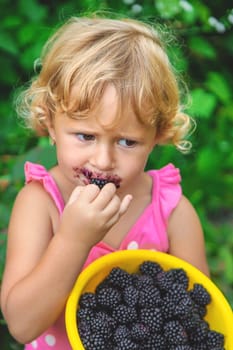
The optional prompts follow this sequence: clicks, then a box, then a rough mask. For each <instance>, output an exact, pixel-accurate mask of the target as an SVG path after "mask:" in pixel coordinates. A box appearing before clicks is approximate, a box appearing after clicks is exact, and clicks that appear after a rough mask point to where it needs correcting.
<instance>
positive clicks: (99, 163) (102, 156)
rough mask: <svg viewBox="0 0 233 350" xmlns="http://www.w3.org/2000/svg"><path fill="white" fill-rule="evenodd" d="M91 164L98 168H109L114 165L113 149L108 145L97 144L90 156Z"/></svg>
mask: <svg viewBox="0 0 233 350" xmlns="http://www.w3.org/2000/svg"><path fill="white" fill-rule="evenodd" d="M92 165H93V166H95V168H97V169H99V170H105V171H106V170H110V169H113V167H114V150H113V148H112V147H111V146H109V145H99V146H97V147H96V149H95V153H94V154H93V156H92Z"/></svg>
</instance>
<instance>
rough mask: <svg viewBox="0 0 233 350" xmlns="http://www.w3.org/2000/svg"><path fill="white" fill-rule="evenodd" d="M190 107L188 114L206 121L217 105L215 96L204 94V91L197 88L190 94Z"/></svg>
mask: <svg viewBox="0 0 233 350" xmlns="http://www.w3.org/2000/svg"><path fill="white" fill-rule="evenodd" d="M191 98H192V105H191V107H190V108H189V109H188V113H189V114H191V115H193V116H196V117H200V118H205V119H208V118H210V117H211V116H212V114H213V112H214V109H215V108H216V105H217V99H216V96H215V95H213V94H211V93H209V92H206V91H205V90H203V89H201V88H198V89H195V90H193V91H192V92H191Z"/></svg>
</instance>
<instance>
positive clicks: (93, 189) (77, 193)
mask: <svg viewBox="0 0 233 350" xmlns="http://www.w3.org/2000/svg"><path fill="white" fill-rule="evenodd" d="M99 191H100V190H99V188H98V187H97V186H96V185H87V186H77V187H75V189H74V190H73V192H72V193H71V195H70V198H69V201H68V203H67V205H69V204H72V203H74V202H75V201H76V200H77V199H80V201H83V203H84V202H88V203H89V202H92V201H93V200H94V199H95V198H96V196H97V195H98V193H99Z"/></svg>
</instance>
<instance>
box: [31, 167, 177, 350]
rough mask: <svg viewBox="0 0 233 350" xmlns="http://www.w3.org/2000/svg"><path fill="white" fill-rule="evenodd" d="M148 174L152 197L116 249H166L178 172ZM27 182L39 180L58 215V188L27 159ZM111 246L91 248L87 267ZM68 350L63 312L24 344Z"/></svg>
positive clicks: (171, 169) (165, 170) (172, 169)
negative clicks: (53, 322)
mask: <svg viewBox="0 0 233 350" xmlns="http://www.w3.org/2000/svg"><path fill="white" fill-rule="evenodd" d="M148 174H149V175H150V176H151V177H152V179H153V189H152V200H151V203H150V204H149V205H148V206H147V207H146V208H145V210H144V212H143V213H142V215H141V216H140V217H139V218H138V220H137V221H136V222H135V224H134V225H133V227H132V228H131V229H130V231H129V232H128V233H127V235H126V236H125V237H124V239H123V240H122V242H121V245H120V247H119V250H125V249H149V250H158V251H162V252H167V251H168V248H169V243H168V236H167V231H166V227H167V222H168V218H169V215H170V214H171V212H172V210H173V209H174V208H175V207H176V206H177V204H178V202H179V200H180V198H181V194H182V190H181V186H180V181H181V177H180V172H179V169H177V168H175V167H174V165H172V164H168V165H166V166H165V167H163V168H161V169H159V170H150V171H148ZM25 176H26V183H29V182H30V181H39V182H40V183H41V184H42V185H43V187H44V189H45V190H46V191H47V192H48V193H49V194H50V195H51V197H52V198H53V200H54V202H55V204H56V206H57V209H58V211H59V213H60V214H62V211H63V209H64V202H63V198H62V196H61V193H60V192H59V189H58V187H57V185H56V183H55V181H54V179H53V178H52V176H51V175H50V174H49V173H48V171H47V170H46V169H45V168H44V167H43V166H41V165H39V164H34V163H30V162H27V163H26V164H25ZM114 251H115V249H113V248H112V247H111V246H109V245H107V244H105V243H104V242H100V243H98V244H97V245H96V246H95V247H93V248H92V250H91V251H90V254H89V256H88V258H87V261H86V263H85V265H84V267H86V266H87V265H89V264H90V263H91V262H92V261H94V260H96V259H97V258H99V257H101V256H103V255H105V254H109V253H111V252H114ZM32 349H39V350H49V349H50V350H52V349H54V350H55V349H56V350H71V346H70V345H69V341H68V338H67V335H66V330H65V323H64V315H61V317H60V318H59V319H58V321H57V322H56V323H55V324H54V325H53V326H51V327H50V328H49V329H48V330H47V331H45V332H44V333H43V334H42V335H41V336H40V337H38V338H37V339H35V340H34V341H32V342H31V343H30V344H27V345H26V346H25V350H32Z"/></svg>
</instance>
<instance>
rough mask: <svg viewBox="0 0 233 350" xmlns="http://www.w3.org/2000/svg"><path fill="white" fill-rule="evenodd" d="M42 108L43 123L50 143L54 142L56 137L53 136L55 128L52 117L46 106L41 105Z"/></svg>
mask: <svg viewBox="0 0 233 350" xmlns="http://www.w3.org/2000/svg"><path fill="white" fill-rule="evenodd" d="M42 108H43V110H44V112H45V119H44V124H45V127H46V129H47V131H48V134H49V137H50V140H51V143H52V144H54V143H55V141H56V137H55V130H54V125H53V118H52V115H51V112H50V111H49V110H48V108H47V107H42Z"/></svg>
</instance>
